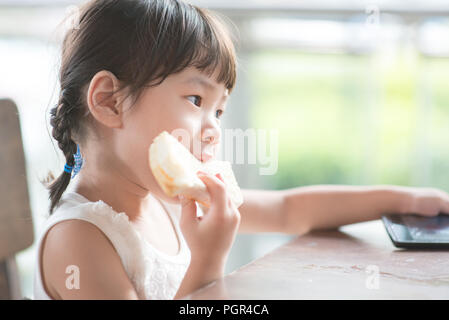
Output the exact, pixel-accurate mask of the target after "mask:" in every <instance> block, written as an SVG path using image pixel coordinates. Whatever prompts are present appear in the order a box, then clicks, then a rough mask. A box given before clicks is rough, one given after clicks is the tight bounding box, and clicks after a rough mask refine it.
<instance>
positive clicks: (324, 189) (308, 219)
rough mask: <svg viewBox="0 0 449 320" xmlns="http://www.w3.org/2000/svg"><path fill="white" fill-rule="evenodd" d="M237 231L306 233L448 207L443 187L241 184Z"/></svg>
mask: <svg viewBox="0 0 449 320" xmlns="http://www.w3.org/2000/svg"><path fill="white" fill-rule="evenodd" d="M243 195H244V200H245V202H244V204H243V205H242V206H241V207H240V208H239V210H240V214H241V225H240V229H239V232H242V233H247V232H282V233H287V234H304V233H306V232H308V231H310V230H315V229H331V228H336V227H339V226H342V225H346V224H351V223H356V222H362V221H369V220H375V219H379V218H380V217H381V216H382V215H383V214H386V213H400V214H406V213H416V214H421V215H427V216H434V215H436V214H438V213H439V212H444V213H449V195H448V194H447V193H446V192H444V191H442V190H439V189H433V188H412V187H400V186H391V185H379V186H344V185H316V186H307V187H297V188H292V189H286V190H280V191H266V190H243Z"/></svg>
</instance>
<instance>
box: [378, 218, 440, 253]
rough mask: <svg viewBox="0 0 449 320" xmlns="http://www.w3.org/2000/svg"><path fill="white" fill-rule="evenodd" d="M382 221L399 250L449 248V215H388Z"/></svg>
mask: <svg viewBox="0 0 449 320" xmlns="http://www.w3.org/2000/svg"><path fill="white" fill-rule="evenodd" d="M382 221H383V223H384V225H385V228H386V229H387V232H388V235H389V236H390V239H391V241H393V243H394V245H395V246H396V247H399V248H435V249H438V248H449V215H447V214H440V215H438V216H436V217H423V216H417V215H411V214H408V215H396V214H395V215H393V214H392V215H386V216H383V217H382Z"/></svg>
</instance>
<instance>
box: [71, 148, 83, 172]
mask: <svg viewBox="0 0 449 320" xmlns="http://www.w3.org/2000/svg"><path fill="white" fill-rule="evenodd" d="M73 158H74V159H75V166H74V169H73V175H72V179H73V178H75V176H76V175H77V174H78V172H80V170H81V168H82V167H83V156H82V155H81V151H80V146H79V145H78V144H77V145H76V153H75V154H74V155H73Z"/></svg>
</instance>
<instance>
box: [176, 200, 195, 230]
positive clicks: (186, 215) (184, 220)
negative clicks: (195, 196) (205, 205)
mask: <svg viewBox="0 0 449 320" xmlns="http://www.w3.org/2000/svg"><path fill="white" fill-rule="evenodd" d="M179 199H180V200H181V219H180V223H181V224H183V225H190V224H192V223H193V222H195V221H196V204H195V201H193V200H190V199H187V198H185V197H183V196H179Z"/></svg>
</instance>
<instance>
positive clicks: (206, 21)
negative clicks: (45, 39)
mask: <svg viewBox="0 0 449 320" xmlns="http://www.w3.org/2000/svg"><path fill="white" fill-rule="evenodd" d="M77 13H78V14H77V16H78V17H77V18H78V21H77V25H76V26H75V27H74V28H72V29H70V30H68V31H67V33H66V34H65V36H64V39H63V43H62V59H61V67H60V72H59V82H60V86H61V87H60V89H61V91H60V92H61V93H60V97H59V100H58V103H57V105H56V106H55V107H54V108H52V109H51V111H50V115H51V118H50V124H51V126H52V127H53V129H52V136H53V138H54V139H55V140H56V141H57V142H58V146H59V148H60V149H61V150H62V152H63V154H64V157H65V159H66V164H67V165H69V166H71V167H73V165H74V164H75V159H74V154H75V153H76V152H77V144H78V145H81V146H83V144H84V143H85V141H86V139H87V135H88V134H87V133H90V131H91V129H92V130H94V129H95V126H94V125H95V121H94V119H93V117H92V115H91V114H90V113H89V109H88V106H87V103H86V101H85V100H86V99H84V98H85V97H86V95H87V88H88V87H89V84H90V81H91V80H92V78H93V77H94V76H95V74H97V73H98V72H100V71H102V70H107V71H109V72H111V73H112V74H114V75H115V77H116V78H117V79H118V80H119V83H120V87H119V88H118V91H120V90H122V89H125V88H126V89H128V90H127V96H130V97H131V98H132V104H134V103H135V102H136V101H137V100H138V98H139V96H140V94H141V93H142V92H143V91H144V89H146V88H149V87H152V86H156V85H158V84H160V83H162V82H163V81H164V80H165V78H167V77H168V76H169V75H171V74H174V73H177V72H180V71H182V70H183V69H185V68H187V67H190V66H194V67H196V68H197V69H199V70H200V71H202V72H205V73H206V74H208V75H212V74H214V73H215V71H216V70H218V71H219V72H218V76H217V78H216V80H217V82H219V83H220V82H221V83H224V84H225V86H226V88H227V89H228V90H229V92H231V91H232V89H233V87H234V85H235V81H236V56H235V49H234V46H233V42H232V40H231V38H230V34H228V32H227V28H226V27H225V24H224V22H223V20H221V18H220V17H219V16H218V15H216V14H213V13H212V12H211V11H209V10H206V9H201V8H198V7H196V6H194V5H190V4H188V3H186V2H184V1H178V0H91V1H88V2H87V3H85V4H84V5H82V6H81V7H80V8H79V12H77ZM68 18H70V17H68ZM70 180H71V174H70V173H68V172H66V171H63V172H62V173H61V174H60V175H59V176H58V177H57V178H56V179H55V178H54V176H53V174H51V173H50V174H49V175H48V177H47V179H46V181H45V185H46V186H47V188H48V189H49V198H50V201H51V204H50V214H52V212H53V210H54V208H55V207H56V206H57V204H58V202H59V200H60V198H61V196H62V194H63V193H64V191H65V190H66V188H67V186H68V184H69V183H70Z"/></svg>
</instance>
